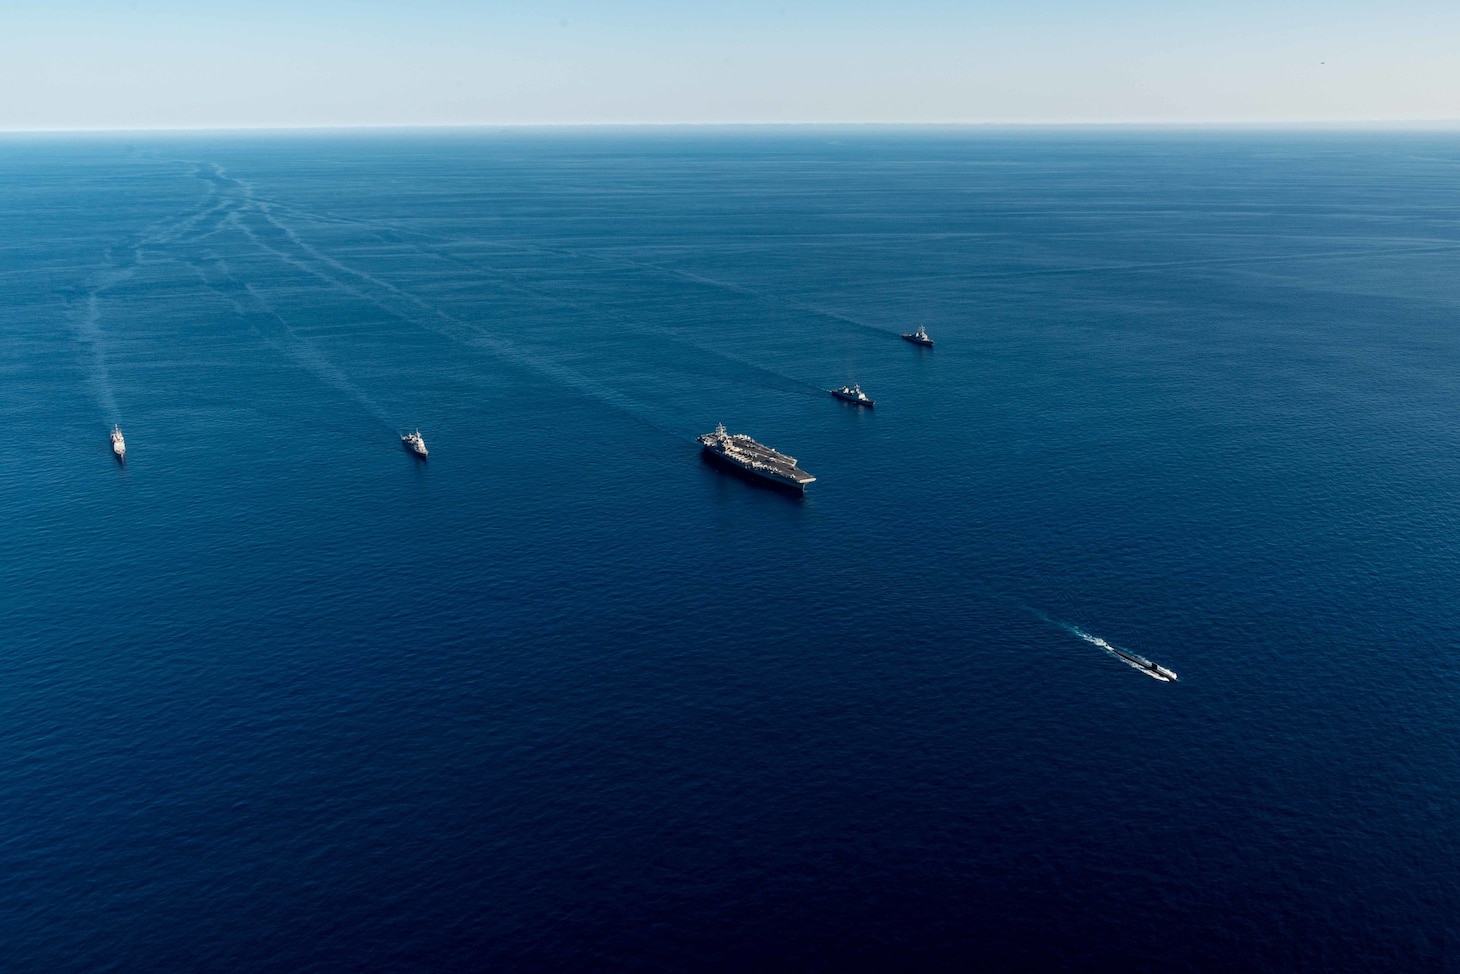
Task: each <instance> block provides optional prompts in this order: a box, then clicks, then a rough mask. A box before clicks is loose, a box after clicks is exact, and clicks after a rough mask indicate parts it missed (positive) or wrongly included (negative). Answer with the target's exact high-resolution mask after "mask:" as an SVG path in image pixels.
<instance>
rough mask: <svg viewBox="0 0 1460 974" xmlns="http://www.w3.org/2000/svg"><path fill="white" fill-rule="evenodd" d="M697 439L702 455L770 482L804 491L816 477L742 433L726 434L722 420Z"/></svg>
mask: <svg viewBox="0 0 1460 974" xmlns="http://www.w3.org/2000/svg"><path fill="white" fill-rule="evenodd" d="M699 441H700V444H701V446H703V447H704V451H705V455H706V456H708V457H710V458H711V459H712V460H715V461H718V462H720V463H724V464H729V465H730V466H732V467H734V468H735V469H737V470H740V471H742V472H744V473H746V474H748V475H750V476H752V477H756V478H759V479H761V480H765V481H769V482H770V483H772V484H776V485H779V486H782V487H789V488H791V489H792V490H797V491H804V490H805V489H806V485H807V484H809V483H811V482H812V481H814V480H815V479H816V478H815V477H813V476H811V474H809V473H807V472H806V471H805V470H802V469H801V468H800V467H798V466H796V458H795V457H793V456H787V455H786V454H784V453H780V452H778V451H776V450H772V449H771V448H770V447H768V446H766V445H765V444H764V443H757V442H756V441H755V440H753V439H751V438H750V437H748V436H746V435H745V434H744V433H727V432H725V424H724V423H720V424H718V425H716V426H715V432H713V433H706V434H704V435H703V436H701V437H700V438H699Z"/></svg>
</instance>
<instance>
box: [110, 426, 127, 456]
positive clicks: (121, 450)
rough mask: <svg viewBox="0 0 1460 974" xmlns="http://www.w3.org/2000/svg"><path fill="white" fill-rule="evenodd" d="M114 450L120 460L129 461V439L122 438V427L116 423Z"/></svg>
mask: <svg viewBox="0 0 1460 974" xmlns="http://www.w3.org/2000/svg"><path fill="white" fill-rule="evenodd" d="M112 452H113V453H115V454H116V455H117V459H118V460H120V461H122V462H123V463H126V462H127V441H126V440H124V439H122V428H121V427H120V426H118V425H116V424H115V423H113V424H112Z"/></svg>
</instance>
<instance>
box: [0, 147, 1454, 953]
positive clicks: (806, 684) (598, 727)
mask: <svg viewBox="0 0 1460 974" xmlns="http://www.w3.org/2000/svg"><path fill="white" fill-rule="evenodd" d="M0 213H3V220H0V422H3V427H4V429H5V432H6V435H5V436H4V437H3V438H0V552H3V556H0V634H3V635H0V781H3V783H4V786H3V788H0V878H3V882H0V944H3V945H4V948H3V951H4V960H3V962H0V966H3V967H4V968H5V969H6V970H8V971H24V972H31V971H37V972H42V971H43V972H47V974H56V972H63V971H87V972H94V971H108V970H116V971H137V970H194V971H235V970H258V971H317V972H327V971H356V970H402V971H411V970H416V971H472V970H514V969H524V970H531V969H537V970H541V969H553V970H583V971H587V970H594V971H600V970H645V971H680V970H764V969H768V968H785V969H795V970H827V971H841V970H849V969H867V968H883V969H903V970H912V969H918V970H967V969H970V968H979V967H983V968H989V969H1008V970H1075V971H1078V970H1128V971H1166V972H1170V971H1224V972H1225V971H1243V970H1254V971H1256V970H1288V971H1333V970H1394V971H1444V970H1449V971H1453V970H1456V969H1460V919H1457V918H1460V785H1457V782H1460V743H1457V742H1460V713H1457V702H1460V636H1457V629H1456V622H1455V619H1456V616H1457V609H1460V598H1457V596H1460V586H1457V582H1460V327H1457V326H1460V135H1457V134H1455V133H1396V132H1387V133H1364V132H1348V133H1321V132H1309V133H1297V132H1239V131H1197V130H1192V131H1140V130H1129V131H1125V130H1109V131H1102V130H1083V131H1082V130H1039V129H1033V130H1022V131H1021V130H987V131H985V130H946V131H945V130H898V129H876V128H862V129H858V128H845V129H844V128H820V129H818V128H811V129H784V130H782V129H723V130H722V129H706V130H694V129H665V130H614V129H602V130H593V129H586V130H541V131H534V130H506V131H496V130H481V131H467V132H414V133H412V132H377V133H365V132H342V133H341V132H337V133H274V134H268V133H254V134H222V133H218V134H208V133H195V134H187V135H183V134H173V135H166V134H144V133H131V134H115V135H106V136H99V135H93V136H79V135H72V136H19V135H11V136H5V137H3V138H0ZM919 324H922V325H924V326H925V327H926V328H927V330H928V333H929V334H930V335H931V336H932V338H933V339H934V341H935V342H936V344H935V346H934V347H933V348H931V349H922V348H918V347H915V346H913V345H911V344H909V343H906V342H904V341H902V340H901V339H900V338H899V335H900V334H901V333H903V332H909V331H912V330H913V329H914V328H915V327H917V325H919ZM848 382H859V383H860V384H861V385H862V387H863V388H864V389H865V390H866V391H867V393H868V394H869V395H871V396H872V397H873V398H875V399H876V401H877V405H876V408H875V409H872V410H859V409H858V408H856V407H854V406H851V405H848V404H844V403H841V402H838V401H836V400H834V399H833V398H831V397H830V396H829V395H828V394H827V390H828V389H830V388H833V387H835V386H839V385H842V384H843V383H848ZM719 422H723V423H724V424H725V425H726V426H727V427H728V428H729V429H730V430H731V431H732V432H744V433H748V434H750V435H752V436H754V437H755V438H756V439H757V440H760V441H761V442H763V443H766V444H769V445H771V446H773V447H775V448H777V449H779V450H782V451H784V452H786V453H789V454H792V455H794V456H795V457H796V458H797V459H798V460H799V462H800V464H801V466H802V467H804V468H805V469H806V470H808V471H810V472H811V473H812V474H813V475H814V476H816V477H817V480H816V482H815V483H813V484H812V485H810V487H809V488H808V489H807V490H806V493H805V496H804V497H797V496H790V495H787V494H785V493H783V492H778V491H773V490H767V489H763V488H761V487H760V486H758V485H756V484H754V483H750V482H747V481H745V480H743V479H740V478H737V477H734V476H729V475H727V474H726V473H725V472H724V471H722V470H720V469H717V468H716V467H713V466H711V465H709V464H708V463H706V462H705V461H704V459H703V458H702V457H701V455H700V452H699V447H698V444H697V443H696V441H695V437H696V436H698V435H699V434H701V433H705V432H708V431H709V430H711V429H713V428H714V426H715V424H716V423H719ZM113 424H120V426H121V429H122V430H123V432H124V434H125V436H126V442H127V459H126V462H125V464H124V465H123V464H119V463H117V462H116V461H115V460H114V458H113V457H112V455H111V451H110V444H109V441H108V433H109V432H110V430H111V428H112V426H113ZM418 428H419V430H420V431H421V433H422V435H423V436H424V438H425V441H426V443H427V445H428V447H429V449H430V451H431V452H430V459H429V460H427V461H425V462H421V461H418V460H416V459H415V458H414V457H412V456H411V455H410V454H408V453H407V452H405V451H404V450H403V449H402V447H401V443H400V438H399V437H400V434H401V433H402V432H409V431H411V430H414V429H418ZM1098 641H1103V642H1105V643H1109V644H1111V645H1113V646H1117V647H1120V648H1122V649H1125V650H1127V651H1128V652H1130V653H1132V654H1135V655H1138V656H1141V657H1144V658H1147V659H1150V660H1153V661H1155V662H1156V663H1159V664H1160V665H1162V666H1164V667H1169V668H1170V669H1171V670H1174V671H1175V672H1176V673H1178V674H1179V675H1180V680H1179V682H1175V683H1168V682H1162V681H1159V680H1155V679H1151V678H1149V676H1148V675H1147V674H1146V673H1145V672H1143V671H1142V670H1141V669H1139V668H1137V667H1133V666H1131V665H1128V664H1127V663H1126V662H1124V661H1123V660H1121V659H1119V658H1117V657H1116V656H1114V655H1112V654H1111V653H1109V652H1107V651H1106V650H1105V649H1104V648H1103V647H1102V645H1101V644H1100V642H1098Z"/></svg>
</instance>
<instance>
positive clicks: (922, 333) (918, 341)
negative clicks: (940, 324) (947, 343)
mask: <svg viewBox="0 0 1460 974" xmlns="http://www.w3.org/2000/svg"><path fill="white" fill-rule="evenodd" d="M902 338H903V340H904V341H909V342H912V343H913V344H914V345H922V346H923V347H925V348H932V347H933V340H932V339H931V338H929V337H928V330H927V329H926V328H924V327H923V326H922V325H918V330H917V331H915V332H913V333H912V334H911V335H903V336H902Z"/></svg>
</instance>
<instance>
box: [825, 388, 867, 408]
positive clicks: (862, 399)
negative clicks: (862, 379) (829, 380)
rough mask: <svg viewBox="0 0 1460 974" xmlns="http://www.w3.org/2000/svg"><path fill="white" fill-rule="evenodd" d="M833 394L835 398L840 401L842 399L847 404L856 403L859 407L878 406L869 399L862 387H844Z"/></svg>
mask: <svg viewBox="0 0 1460 974" xmlns="http://www.w3.org/2000/svg"><path fill="white" fill-rule="evenodd" d="M831 394H832V395H833V396H836V397H837V398H838V399H841V400H843V401H845V402H850V403H855V404H856V405H858V406H875V405H877V404H876V403H875V402H873V401H872V400H871V399H870V398H868V396H867V394H866V393H865V392H863V391H862V387H861V386H860V385H850V386H842V387H841V388H840V389H833V390H831Z"/></svg>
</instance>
